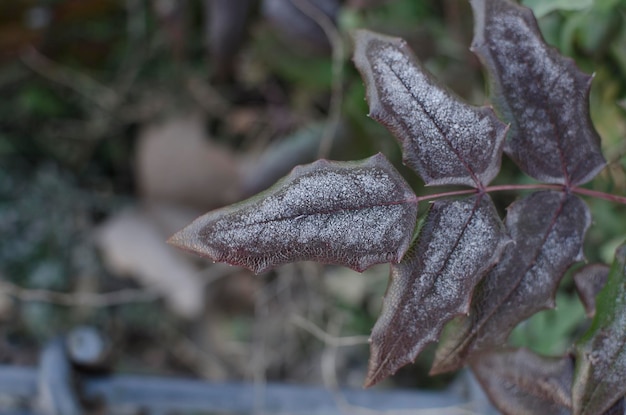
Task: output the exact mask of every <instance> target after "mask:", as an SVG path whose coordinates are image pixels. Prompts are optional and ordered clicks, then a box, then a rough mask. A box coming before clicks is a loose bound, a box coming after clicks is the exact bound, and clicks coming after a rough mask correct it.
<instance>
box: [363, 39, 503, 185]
mask: <svg viewBox="0 0 626 415" xmlns="http://www.w3.org/2000/svg"><path fill="white" fill-rule="evenodd" d="M355 40H356V45H355V51H354V63H355V64H356V67H357V69H358V70H359V71H360V72H361V75H362V77H363V79H364V80H365V84H366V86H367V99H368V102H369V105H370V116H371V117H372V118H374V119H375V120H376V121H378V122H380V123H381V124H383V125H385V126H386V127H387V128H388V129H389V130H390V131H391V132H392V133H393V134H394V135H395V136H396V137H397V138H398V140H399V141H400V143H401V145H402V152H403V155H404V162H405V164H406V165H408V166H409V167H411V168H412V169H413V170H415V171H416V172H417V173H418V174H419V175H420V176H421V177H422V179H423V180H424V182H425V183H426V184H427V185H442V184H461V185H468V186H474V187H479V188H480V187H482V186H484V185H486V184H487V183H489V182H490V181H491V180H492V179H493V178H494V177H495V176H496V175H497V173H498V171H499V169H500V159H501V155H502V145H503V142H504V137H505V135H506V130H507V126H506V125H505V124H503V123H502V122H501V121H500V120H499V119H498V118H497V117H496V115H495V113H494V112H493V110H492V109H491V108H488V107H473V106H471V105H468V104H466V103H464V102H462V101H461V100H460V99H459V98H458V97H456V96H454V95H453V94H452V93H450V92H448V91H447V90H446V89H444V88H442V87H440V86H439V85H438V84H437V82H436V81H435V80H434V78H433V77H432V76H431V75H430V74H429V73H428V72H426V71H425V70H424V69H423V68H421V66H420V64H419V63H418V61H417V58H416V57H415V56H414V55H413V53H412V52H411V50H410V49H409V48H408V46H407V45H406V43H405V42H404V41H403V40H402V39H399V38H394V37H389V36H383V35H379V34H377V33H373V32H370V31H366V30H359V31H358V32H357V33H356V37H355Z"/></svg>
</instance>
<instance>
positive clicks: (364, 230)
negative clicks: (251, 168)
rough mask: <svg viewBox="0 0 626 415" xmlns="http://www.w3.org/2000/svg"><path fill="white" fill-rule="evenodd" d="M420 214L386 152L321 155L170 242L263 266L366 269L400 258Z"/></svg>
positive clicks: (201, 220)
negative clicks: (337, 158) (356, 158)
mask: <svg viewBox="0 0 626 415" xmlns="http://www.w3.org/2000/svg"><path fill="white" fill-rule="evenodd" d="M416 215H417V200H416V197H415V194H414V193H413V191H412V190H411V188H410V187H409V185H408V184H407V183H406V182H405V181H404V179H403V178H402V176H400V174H399V173H398V172H397V171H396V169H395V168H394V167H393V166H392V165H391V164H390V163H389V161H387V159H386V158H385V157H384V156H383V155H382V154H378V155H375V156H373V157H370V158H368V159H365V160H362V161H360V162H329V161H327V160H319V161H317V162H315V163H312V164H309V165H305V166H298V167H296V168H295V169H293V171H292V172H291V173H290V174H289V175H288V176H287V177H285V178H284V179H282V180H281V181H279V182H278V183H276V184H275V185H274V186H273V187H271V188H270V189H268V190H267V191H265V192H263V193H261V194H259V195H257V196H255V197H253V198H251V199H248V200H245V201H243V202H240V203H238V204H235V205H232V206H228V207H225V208H222V209H218V210H214V211H212V212H209V213H207V214H205V215H204V216H201V217H199V218H198V219H196V220H195V221H194V222H193V223H191V224H190V225H189V226H187V227H186V228H184V229H183V230H181V231H179V232H178V233H177V234H175V235H174V236H173V237H172V238H170V240H169V242H170V243H172V244H174V245H177V246H179V247H181V248H183V249H186V250H189V251H192V252H194V253H197V254H200V255H202V256H206V257H209V258H211V259H213V260H214V261H219V262H227V263H229V264H232V265H240V266H243V267H246V268H248V269H250V270H252V271H254V272H257V273H259V272H263V271H266V270H268V269H271V268H273V267H275V266H277V265H279V264H284V263H288V262H294V261H301V260H315V261H318V262H322V263H327V264H339V265H345V266H347V267H350V268H353V269H355V270H357V271H363V270H364V269H366V268H368V267H369V266H371V265H373V264H378V263H384V262H398V261H400V259H401V258H402V255H403V254H404V252H405V251H406V249H407V248H408V246H409V243H410V241H411V236H412V233H413V228H414V226H415V219H416Z"/></svg>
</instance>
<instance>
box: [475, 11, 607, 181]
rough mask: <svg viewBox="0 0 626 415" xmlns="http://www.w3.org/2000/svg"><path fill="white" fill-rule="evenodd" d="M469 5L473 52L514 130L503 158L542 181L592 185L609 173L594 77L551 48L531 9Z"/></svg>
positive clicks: (506, 119) (496, 101) (501, 110)
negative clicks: (594, 115) (592, 108)
mask: <svg viewBox="0 0 626 415" xmlns="http://www.w3.org/2000/svg"><path fill="white" fill-rule="evenodd" d="M471 4H472V8H473V10H474V20H475V24H474V40H473V42H472V50H473V51H475V52H476V53H477V54H478V56H479V57H480V58H481V60H482V61H483V63H484V64H485V66H486V67H487V69H488V70H489V72H490V75H491V86H492V88H491V90H492V95H493V101H494V104H495V105H496V108H497V109H498V110H499V112H500V113H501V115H502V116H503V118H504V120H505V121H506V122H509V123H510V124H511V128H510V131H509V136H508V138H507V142H506V144H505V148H504V151H505V152H506V153H507V154H508V155H509V156H510V157H511V158H512V159H513V160H514V161H515V162H516V163H517V164H518V165H519V167H520V168H521V169H522V170H523V171H524V172H525V173H527V174H528V175H530V176H532V177H534V178H535V179H537V180H540V181H543V182H546V183H556V184H564V185H579V184H582V183H586V182H587V181H589V180H591V179H592V178H593V177H594V176H595V175H596V174H597V173H598V172H599V171H600V170H601V169H602V168H603V167H604V166H605V160H604V157H603V156H602V153H601V151H600V137H599V136H598V134H597V132H596V131H595V129H594V128H593V125H592V124H591V119H590V115H589V103H588V102H589V88H590V86H591V79H592V77H591V76H589V75H587V74H584V73H583V72H581V71H580V70H578V68H576V66H575V65H574V62H573V61H572V60H571V59H568V58H565V57H563V56H561V55H560V54H559V52H558V51H557V50H556V49H554V48H552V47H550V46H548V45H546V44H545V42H544V41H543V38H542V37H541V33H540V32H539V28H538V26H537V22H536V20H535V18H534V17H533V15H532V12H531V11H530V10H529V9H527V8H525V7H521V6H519V5H517V4H514V3H512V2H511V1H509V0H471Z"/></svg>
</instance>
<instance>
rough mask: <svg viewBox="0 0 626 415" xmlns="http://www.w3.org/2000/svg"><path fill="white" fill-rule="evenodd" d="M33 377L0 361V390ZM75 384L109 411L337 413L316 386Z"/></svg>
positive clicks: (399, 403)
mask: <svg viewBox="0 0 626 415" xmlns="http://www.w3.org/2000/svg"><path fill="white" fill-rule="evenodd" d="M37 379H38V370H37V369H34V368H19V367H12V366H2V365H0V395H3V396H11V397H12V398H16V399H24V400H29V399H33V398H34V397H35V396H36V395H37V393H38V391H37ZM81 385H82V387H81V391H82V397H83V398H84V399H86V400H88V401H91V400H96V399H98V400H102V401H103V402H105V403H106V407H107V411H108V413H111V414H116V413H131V414H132V413H163V412H166V413H167V412H169V411H171V412H174V411H177V412H185V411H194V413H198V412H202V413H207V412H222V413H223V412H226V413H229V414H251V413H258V412H259V411H262V412H263V413H266V414H276V415H282V414H290V415H317V414H324V415H335V414H340V413H343V412H342V411H341V408H340V405H339V404H338V403H337V400H336V398H335V396H334V395H333V393H332V392H330V391H328V390H326V389H324V388H320V387H308V386H298V385H286V384H267V385H265V386H264V387H260V386H255V385H254V384H250V383H220V384H215V383H209V382H204V381H199V380H189V379H180V378H157V377H151V376H131V375H112V376H100V377H91V376H83V377H82V382H81ZM259 388H260V389H259ZM341 395H342V396H343V399H345V401H346V402H347V403H349V404H350V405H355V406H358V407H364V408H369V409H372V410H378V411H394V410H405V411H406V410H417V409H433V408H441V410H440V411H438V412H437V413H439V414H446V413H447V414H469V413H471V411H468V410H467V409H465V410H464V409H462V407H463V406H464V405H465V408H467V406H466V404H467V401H466V400H464V399H463V398H462V397H460V396H459V395H456V394H454V393H452V392H424V391H407V390H405V391H397V390H393V391H375V390H342V391H341ZM259 406H260V407H259ZM17 413H18V412H16V414H17ZM19 413H20V414H22V415H26V414H28V413H27V412H19Z"/></svg>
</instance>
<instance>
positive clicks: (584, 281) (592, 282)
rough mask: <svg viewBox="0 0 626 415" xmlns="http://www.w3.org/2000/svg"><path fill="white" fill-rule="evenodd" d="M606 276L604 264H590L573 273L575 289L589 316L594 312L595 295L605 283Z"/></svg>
mask: <svg viewBox="0 0 626 415" xmlns="http://www.w3.org/2000/svg"><path fill="white" fill-rule="evenodd" d="M608 277H609V267H608V266H606V265H604V264H590V265H587V266H585V267H583V268H581V269H580V270H578V271H577V272H576V274H574V283H575V284H576V291H578V296H579V297H580V300H581V301H582V303H583V305H584V306H585V311H586V312H587V317H589V318H593V316H594V315H595V314H596V296H597V295H598V293H599V292H600V290H601V289H602V287H604V284H606V280H607V278H608Z"/></svg>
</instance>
